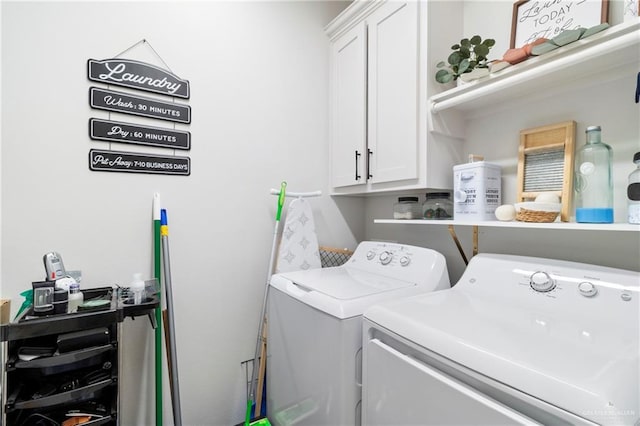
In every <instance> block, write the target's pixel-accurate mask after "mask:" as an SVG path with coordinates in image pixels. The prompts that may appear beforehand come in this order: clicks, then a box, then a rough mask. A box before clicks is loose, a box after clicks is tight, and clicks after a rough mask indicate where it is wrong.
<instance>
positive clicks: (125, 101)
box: [87, 39, 191, 176]
mask: <svg viewBox="0 0 640 426" xmlns="http://www.w3.org/2000/svg"><path fill="white" fill-rule="evenodd" d="M139 46H142V47H147V48H149V49H150V50H151V53H153V54H154V55H155V56H156V57H157V58H158V60H159V62H160V63H162V64H163V65H164V67H165V68H166V69H163V68H160V67H158V66H155V65H152V64H148V63H145V62H141V61H137V60H134V59H124V58H112V59H103V60H97V59H89V60H88V61H87V78H88V79H89V80H90V81H92V82H98V83H102V84H106V85H107V87H106V88H102V87H95V86H91V87H89V105H90V106H91V108H93V109H95V110H101V111H107V112H108V117H106V118H96V117H91V118H89V138H90V139H91V140H94V141H99V142H109V143H110V144H111V143H124V144H130V145H131V144H135V145H145V146H149V147H153V148H169V149H173V150H176V149H179V150H189V149H191V133H190V132H188V131H186V130H179V129H176V123H181V124H190V123H191V107H190V106H189V105H185V104H183V103H176V102H174V101H173V100H174V99H175V98H176V97H177V98H182V99H189V97H190V94H191V89H190V85H189V81H188V80H185V79H182V78H180V77H178V76H176V75H175V74H173V73H172V72H171V71H170V70H169V66H168V65H167V64H166V62H165V61H164V60H163V59H162V58H161V57H160V55H158V53H157V52H156V51H155V49H153V48H152V47H151V45H150V44H149V43H148V42H147V40H145V39H143V40H140V41H139V42H138V43H136V44H134V45H133V46H131V47H130V48H128V49H127V50H125V51H124V52H122V53H120V54H119V55H117V56H120V55H123V54H125V53H127V52H130V51H131V50H132V49H133V48H136V47H139ZM111 85H116V86H122V87H125V88H126V89H124V90H125V91H118V90H111ZM127 89H129V90H127ZM131 89H133V90H142V91H145V92H150V93H148V95H149V96H138V95H137V94H135V93H132V91H131ZM158 95H161V96H170V97H171V99H167V98H162V97H160V96H158ZM112 114H115V115H116V116H117V115H118V114H124V116H123V117H127V116H129V117H130V116H132V115H135V116H138V117H142V118H140V119H138V120H137V122H136V123H127V122H125V121H121V120H118V119H115V120H112V119H111V118H112ZM147 119H152V120H162V121H161V122H158V124H159V125H158V126H156V125H146V123H144V121H145V120H147ZM167 122H172V125H173V128H169V127H162V124H161V123H164V124H169V123H167ZM154 123H155V121H154ZM151 124H153V123H151ZM110 144H109V149H91V150H90V151H89V170H91V171H100V172H105V171H106V172H125V173H152V174H164V175H178V176H189V175H190V174H191V159H190V158H189V157H184V156H177V155H160V154H156V153H139V152H125V151H120V150H117V151H116V150H111V149H110V148H111V145H110ZM174 154H175V152H174Z"/></svg>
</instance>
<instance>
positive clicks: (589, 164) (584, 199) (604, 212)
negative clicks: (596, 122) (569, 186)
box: [575, 126, 613, 223]
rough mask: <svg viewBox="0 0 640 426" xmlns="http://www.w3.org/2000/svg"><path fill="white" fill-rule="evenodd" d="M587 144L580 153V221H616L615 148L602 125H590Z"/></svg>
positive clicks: (578, 156)
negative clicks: (604, 138) (605, 137)
mask: <svg viewBox="0 0 640 426" xmlns="http://www.w3.org/2000/svg"><path fill="white" fill-rule="evenodd" d="M586 134H587V143H586V144H585V145H584V146H583V147H582V149H580V151H578V153H577V155H576V171H575V175H576V180H575V191H576V200H575V204H576V222H580V223H613V178H612V172H611V170H612V169H611V160H612V156H613V155H612V154H613V152H612V150H611V147H610V146H609V145H607V144H605V143H603V142H602V139H601V129H600V126H589V127H587V131H586Z"/></svg>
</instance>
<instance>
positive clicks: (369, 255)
mask: <svg viewBox="0 0 640 426" xmlns="http://www.w3.org/2000/svg"><path fill="white" fill-rule="evenodd" d="M374 257H376V252H375V251H373V250H369V251H368V252H367V260H371V259H373V258H374Z"/></svg>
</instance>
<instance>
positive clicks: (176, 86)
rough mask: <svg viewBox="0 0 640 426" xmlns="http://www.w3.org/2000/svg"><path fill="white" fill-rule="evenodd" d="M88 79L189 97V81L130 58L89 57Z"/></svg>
mask: <svg viewBox="0 0 640 426" xmlns="http://www.w3.org/2000/svg"><path fill="white" fill-rule="evenodd" d="M88 67H89V80H93V81H98V82H100V83H107V84H115V85H118V86H124V87H130V88H132V89H139V90H145V91H147V92H154V93H160V94H163V95H170V96H176V97H179V98H185V99H189V91H190V88H189V81H188V80H183V79H181V78H179V77H177V76H175V75H174V74H172V73H170V72H168V71H165V70H163V69H162V68H158V67H156V66H153V65H151V64H147V63H144V62H139V61H134V60H131V59H104V60H101V61H98V60H95V59H89V61H88Z"/></svg>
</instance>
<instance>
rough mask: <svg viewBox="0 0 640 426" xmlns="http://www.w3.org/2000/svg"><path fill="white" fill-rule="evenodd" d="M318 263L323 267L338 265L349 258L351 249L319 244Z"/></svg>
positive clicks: (351, 252)
mask: <svg viewBox="0 0 640 426" xmlns="http://www.w3.org/2000/svg"><path fill="white" fill-rule="evenodd" d="M319 249H320V263H321V265H322V267H323V268H330V267H332V266H340V265H343V264H344V263H346V262H347V260H349V258H350V257H351V255H352V254H353V250H348V249H341V248H334V247H325V246H320V247H319Z"/></svg>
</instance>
